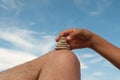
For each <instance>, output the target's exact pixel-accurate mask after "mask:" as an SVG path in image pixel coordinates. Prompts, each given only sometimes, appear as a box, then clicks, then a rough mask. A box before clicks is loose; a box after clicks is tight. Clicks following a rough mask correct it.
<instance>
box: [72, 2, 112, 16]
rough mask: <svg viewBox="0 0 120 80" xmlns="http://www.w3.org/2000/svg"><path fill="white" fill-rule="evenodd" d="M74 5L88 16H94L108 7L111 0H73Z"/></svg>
mask: <svg viewBox="0 0 120 80" xmlns="http://www.w3.org/2000/svg"><path fill="white" fill-rule="evenodd" d="M74 3H75V5H76V7H77V8H78V9H80V10H82V11H84V12H85V13H87V14H88V15H90V16H96V15H99V14H101V13H103V12H104V11H105V10H106V9H108V8H109V7H110V6H111V4H112V0H74Z"/></svg>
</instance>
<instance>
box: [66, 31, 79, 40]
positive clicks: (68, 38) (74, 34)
mask: <svg viewBox="0 0 120 80" xmlns="http://www.w3.org/2000/svg"><path fill="white" fill-rule="evenodd" d="M77 36H78V33H76V32H74V33H71V34H69V35H68V36H67V40H72V39H74V38H76V37H77Z"/></svg>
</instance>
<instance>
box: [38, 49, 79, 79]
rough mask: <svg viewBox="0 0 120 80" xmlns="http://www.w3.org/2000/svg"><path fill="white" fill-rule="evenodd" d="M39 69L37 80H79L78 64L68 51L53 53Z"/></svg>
mask: <svg viewBox="0 0 120 80" xmlns="http://www.w3.org/2000/svg"><path fill="white" fill-rule="evenodd" d="M52 54H54V56H52V58H51V55H49V56H48V58H47V60H46V61H47V63H46V64H45V65H44V66H43V68H42V69H41V74H40V76H39V80H80V64H79V61H78V59H77V57H76V56H75V55H74V54H73V53H72V52H71V51H69V50H57V51H54V52H53V53H52Z"/></svg>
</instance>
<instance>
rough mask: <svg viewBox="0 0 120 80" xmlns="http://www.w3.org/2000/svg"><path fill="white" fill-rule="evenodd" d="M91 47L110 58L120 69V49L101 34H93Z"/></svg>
mask: <svg viewBox="0 0 120 80" xmlns="http://www.w3.org/2000/svg"><path fill="white" fill-rule="evenodd" d="M91 48H92V49H93V50H95V51H96V52H98V53H99V54H100V55H102V56H103V57H104V58H106V59H107V60H109V61H110V62H111V63H112V64H114V65H115V66H116V67H117V68H118V69H120V49H119V48H117V47H115V46H114V45H112V44H111V43H109V42H108V41H106V40H104V39H103V38H101V37H100V36H98V35H96V34H93V36H92V38H91Z"/></svg>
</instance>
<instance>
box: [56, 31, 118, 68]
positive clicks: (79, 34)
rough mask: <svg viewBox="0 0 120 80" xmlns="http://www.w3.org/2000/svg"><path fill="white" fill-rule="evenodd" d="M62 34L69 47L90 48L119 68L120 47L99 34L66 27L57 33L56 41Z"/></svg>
mask: <svg viewBox="0 0 120 80" xmlns="http://www.w3.org/2000/svg"><path fill="white" fill-rule="evenodd" d="M62 36H64V37H67V41H68V43H69V44H70V46H71V49H78V48H86V47H87V48H91V49H93V50H95V51H96V52H98V53H99V54H100V55H102V56H103V57H104V58H106V59H107V60H108V61H110V62H111V63H112V64H113V65H115V66H116V67H117V68H118V69H120V49H119V48H118V47H116V46H114V45H112V44H111V43H109V42H108V41H106V40H105V39H103V38H102V37H100V36H99V35H96V34H95V33H93V32H91V31H89V30H85V29H68V30H65V31H63V32H61V33H60V34H59V36H58V37H57V38H56V41H59V40H60V38H61V37H62Z"/></svg>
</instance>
